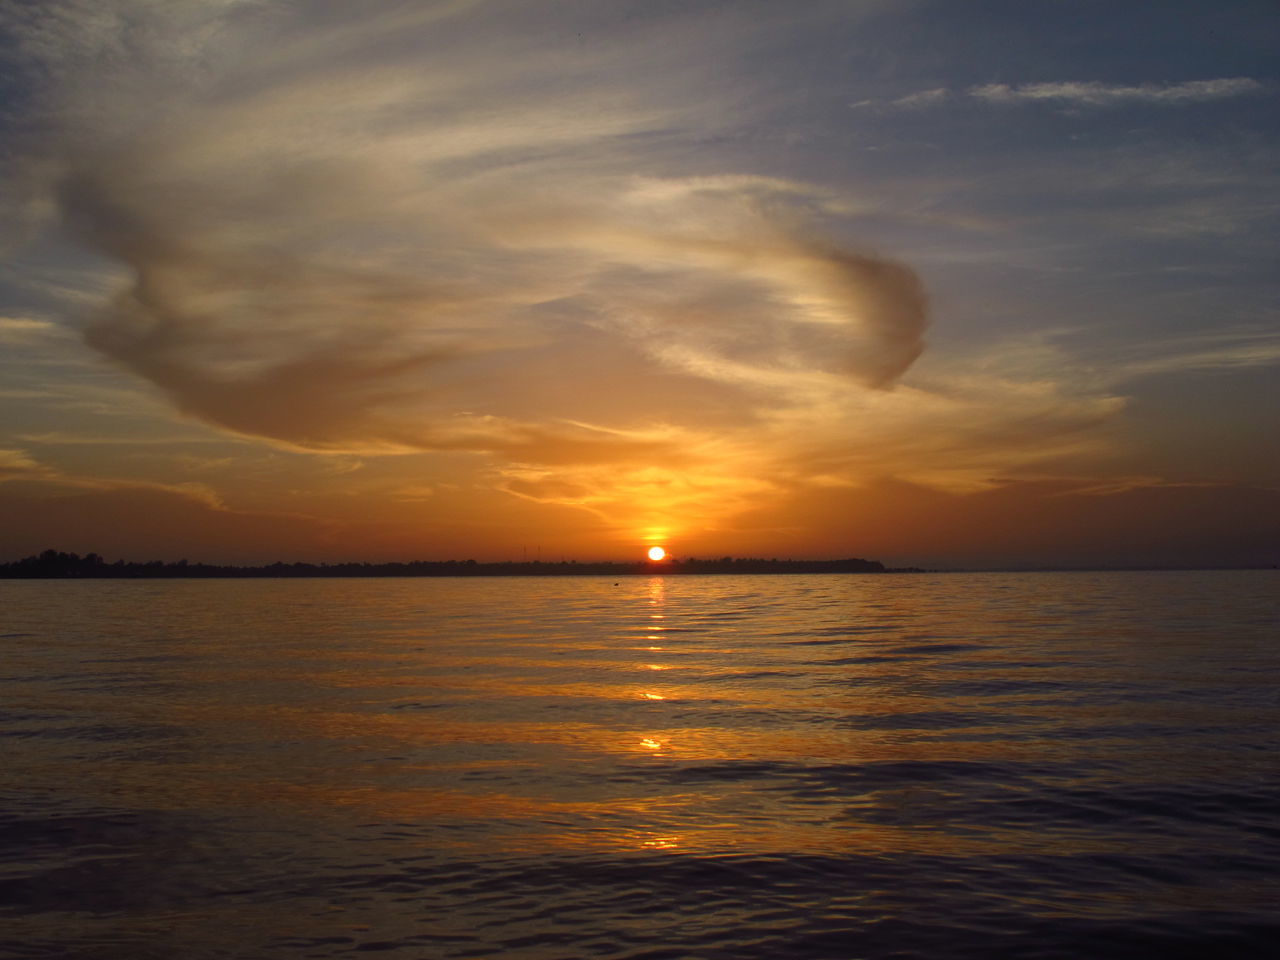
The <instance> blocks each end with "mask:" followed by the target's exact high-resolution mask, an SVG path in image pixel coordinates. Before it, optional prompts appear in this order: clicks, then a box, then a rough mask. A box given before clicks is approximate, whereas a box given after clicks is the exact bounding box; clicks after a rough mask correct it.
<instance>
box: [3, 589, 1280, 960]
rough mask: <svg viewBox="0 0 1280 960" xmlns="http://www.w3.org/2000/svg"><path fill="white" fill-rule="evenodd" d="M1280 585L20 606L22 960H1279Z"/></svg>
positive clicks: (122, 598)
mask: <svg viewBox="0 0 1280 960" xmlns="http://www.w3.org/2000/svg"><path fill="white" fill-rule="evenodd" d="M1278 586H1280V577H1278V576H1277V575H1276V574H1275V573H1269V572H1265V571H1260V572H1218V573H1121V574H1085V573H1076V574H1012V575H1009V574H981V575H979V574H973V575H969V574H964V575H961V574H952V575H938V576H934V575H915V576H839V575H836V576H756V577H732V576H721V577H714V576H711V577H674V578H668V579H663V578H652V579H648V578H628V579H624V580H622V581H620V582H618V583H616V584H615V582H614V581H613V580H610V579H604V578H589V577H582V578H578V577H574V578H568V577H566V578H546V579H542V578H536V579H535V578H528V579H476V580H446V579H438V580H437V579H424V580H307V581H285V580H277V581H237V580H222V581H186V582H183V581H177V582H160V581H134V582H120V581H115V582H113V581H89V582H44V581H35V582H15V581H0V634H3V639H0V643H2V644H3V647H2V648H0V649H2V650H3V665H2V668H0V738H2V741H0V742H2V749H3V754H2V755H0V757H2V762H3V768H2V769H3V772H2V774H0V776H2V778H3V779H2V780H0V786H2V787H3V794H2V800H0V905H3V907H2V910H3V912H2V913H0V955H3V956H6V957H58V958H93V960H107V958H111V960H115V958H120V960H124V958H128V960H147V958H157V960H159V958H164V960H170V958H174V960H202V958H232V957H234V958H258V957H262V958H294V957H297V958H303V957H339V956H347V955H351V954H357V953H365V952H376V953H378V954H380V955H382V956H388V957H396V958H437V957H438V958H481V957H493V958H499V957H501V958H513V960H519V958H545V960H566V958H576V957H605V958H608V957H613V958H626V960H641V958H644V960H661V958H684V957H692V958H722V960H744V958H771V960H788V958H805V960H808V958H833V960H836V958H839V960H853V958H866V960H874V958H889V957H893V958H916V957H918V958H952V957H973V958H991V957H1036V958H1050V957H1063V958H1066V957H1070V958H1107V957H1147V956H1150V957H1161V958H1170V957H1176V958H1184V957H1185V958H1190V957H1196V958H1199V957H1207V956H1210V955H1220V956H1227V957H1236V958H1239V957H1254V956H1264V955H1265V956H1270V955H1272V951H1273V950H1274V949H1275V944H1276V942H1277V937H1280V909H1278V908H1277V900H1278V899H1280V897H1278V894H1280V888H1278V886H1277V867H1278V865H1280V818H1277V798H1278V797H1280V760H1278V758H1280V733H1278V730H1280V725H1278V724H1277V721H1278V720H1280V701H1278V698H1277V690H1278V689H1280V684H1278V683H1277V680H1278V679H1280V669H1278V668H1280V647H1278V645H1277V640H1278V637H1277V629H1276V627H1277V593H1278V591H1277V587H1278Z"/></svg>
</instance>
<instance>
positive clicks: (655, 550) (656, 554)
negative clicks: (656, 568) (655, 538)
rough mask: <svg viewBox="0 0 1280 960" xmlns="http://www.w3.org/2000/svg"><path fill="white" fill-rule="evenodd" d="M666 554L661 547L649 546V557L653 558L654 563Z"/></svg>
mask: <svg viewBox="0 0 1280 960" xmlns="http://www.w3.org/2000/svg"><path fill="white" fill-rule="evenodd" d="M666 555H667V551H665V550H663V549H662V548H661V547H650V548H649V559H650V560H653V561H654V562H655V563H656V562H657V561H659V560H661V559H662V558H663V557H665V556H666Z"/></svg>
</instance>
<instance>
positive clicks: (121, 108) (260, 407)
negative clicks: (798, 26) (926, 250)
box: [33, 4, 926, 461]
mask: <svg viewBox="0 0 1280 960" xmlns="http://www.w3.org/2000/svg"><path fill="white" fill-rule="evenodd" d="M73 6H74V5H71V6H67V5H63V6H61V7H59V6H58V5H55V7H54V9H55V10H67V9H72V7H73ZM77 9H78V8H77ZM127 9H128V5H127V4H125V5H117V6H115V7H112V6H108V7H107V8H106V10H107V11H116V12H117V13H118V11H119V10H127ZM250 10H251V8H250V7H245V6H242V5H236V4H230V5H227V6H226V7H225V8H223V12H224V13H225V14H226V17H224V18H223V19H222V20H219V19H218V18H217V17H213V18H212V19H210V16H209V12H208V11H207V10H205V11H203V12H201V10H200V9H199V8H196V7H191V6H188V5H185V4H179V5H177V6H176V7H175V9H174V11H173V12H171V13H170V14H169V15H168V16H165V15H161V14H159V13H157V12H156V11H154V10H152V11H151V12H150V14H149V15H148V16H147V17H145V18H143V19H142V20H141V22H142V23H143V24H144V25H145V28H144V27H139V26H137V25H136V23H135V21H133V20H131V19H129V18H128V17H126V16H124V15H117V16H114V17H113V16H111V15H109V13H107V12H104V13H102V14H101V15H100V16H96V17H91V18H88V19H87V20H86V21H85V23H84V25H83V30H84V31H86V35H85V36H77V35H75V33H74V31H73V30H72V25H71V24H70V23H69V22H63V21H59V20H58V19H57V17H56V16H54V17H51V23H50V24H49V25H48V26H47V29H46V30H45V33H40V31H39V30H35V31H33V32H34V34H36V35H38V39H39V43H37V44H36V45H37V46H39V47H40V48H41V49H45V48H46V47H49V46H51V45H52V46H53V48H54V53H50V54H48V59H50V60H52V61H55V67H60V68H61V69H62V70H63V72H64V73H67V76H65V77H63V82H62V84H61V85H60V86H57V87H56V88H55V89H56V91H57V99H56V100H55V101H54V103H53V104H52V105H53V106H54V107H55V109H54V111H53V114H52V115H53V117H54V120H53V121H52V122H51V123H50V127H52V129H53V130H54V133H53V134H51V135H48V134H47V135H46V136H45V139H44V140H43V142H42V149H43V154H42V160H43V162H44V163H45V165H46V167H47V171H48V172H47V179H48V183H49V185H50V189H51V191H52V192H51V197H52V200H53V202H54V204H55V205H56V209H57V211H58V215H59V217H60V218H61V220H62V222H63V224H64V226H65V228H66V229H67V230H68V231H69V232H70V233H71V234H73V235H74V236H75V237H77V238H78V239H79V240H80V241H81V242H82V243H84V244H85V245H87V246H88V247H89V248H91V249H93V250H94V251H96V252H97V253H99V254H101V255H103V256H105V257H107V258H109V259H111V260H113V261H115V262H116V263H118V264H119V265H121V266H122V267H123V268H125V270H126V272H127V275H128V276H129V277H130V279H129V280H128V282H127V285H126V286H125V287H124V288H122V289H120V290H119V292H118V293H117V294H116V295H115V296H114V298H113V299H112V300H111V302H110V303H109V304H107V305H105V306H103V307H102V308H101V309H100V310H99V311H98V312H97V315H96V316H95V317H94V318H93V319H92V322H91V323H90V324H89V327H88V332H87V340H88V342H89V343H90V344H91V345H92V346H93V347H94V348H96V349H97V350H99V351H100V352H101V353H103V354H104V355H106V356H108V357H110V358H112V359H114V360H115V361H117V362H118V363H120V364H122V365H123V366H125V367H126V368H127V369H129V370H131V371H132V372H134V373H135V374H138V375H140V376H141V377H143V378H145V379H147V380H149V381H150V382H151V383H153V384H155V385H157V386H158V387H160V388H161V389H162V390H164V391H165V392H166V393H167V394H168V395H169V396H170V397H171V398H172V399H173V401H174V403H175V404H176V405H177V406H178V407H179V409H181V410H182V411H184V412H185V413H187V414H189V415H192V416H195V417H198V418H200V419H202V420H205V421H206V422H209V423H212V424H215V425H217V426H220V427H223V428H226V429H228V430H231V431H234V432H237V433H240V434H245V435H250V436H258V437H265V438H270V439H273V440H276V441H279V442H282V443H285V444H289V445H293V446H297V447H302V448H309V449H317V450H356V451H362V452H377V451H382V452H394V451H399V450H412V449H425V450H455V449H459V450H460V449H470V450H480V451H506V452H509V453H519V454H520V455H521V456H522V457H524V458H526V459H528V458H536V457H538V456H540V455H541V451H545V450H548V449H551V450H555V451H558V452H557V453H555V454H554V456H556V457H559V456H562V455H563V454H564V453H565V452H566V451H568V450H570V449H576V450H577V451H578V452H579V453H580V455H581V457H582V458H583V459H584V460H587V461H596V460H601V459H603V460H610V459H613V458H614V454H615V451H616V449H617V448H618V447H619V446H620V445H621V444H623V443H624V441H623V440H621V439H619V435H615V436H614V437H611V438H609V439H608V440H607V441H606V440H603V439H602V438H601V436H594V437H591V438H584V437H583V436H582V435H581V431H580V430H576V429H574V428H569V427H566V426H565V425H564V423H563V422H562V420H563V417H561V416H555V415H547V413H546V412H545V408H546V407H547V406H548V397H547V396H546V394H547V393H548V392H554V389H555V388H554V387H550V386H549V385H550V384H551V383H552V381H553V379H554V378H555V377H557V376H559V375H561V371H560V367H561V365H562V364H561V360H560V357H559V356H558V355H557V351H558V350H560V349H561V348H566V349H572V348H573V345H574V344H575V343H581V342H584V341H587V340H590V341H592V342H593V343H594V344H595V345H596V349H597V353H598V354H600V355H607V356H608V362H609V363H612V364H615V365H616V366H617V367H618V373H619V375H620V376H621V377H623V378H627V377H630V378H632V379H642V378H645V377H656V376H663V375H674V376H676V377H677V378H683V380H684V381H686V386H689V385H690V384H689V383H688V382H690V381H695V380H698V379H710V380H713V381H717V382H718V383H719V384H721V385H725V384H730V385H731V386H732V387H734V388H736V383H731V381H736V379H737V378H736V377H725V376H719V375H718V374H717V373H716V371H717V370H724V369H726V368H727V366H728V365H736V367H737V369H739V370H750V371H751V372H752V376H754V377H755V378H756V380H757V381H762V380H764V379H767V378H768V376H770V375H771V372H772V371H776V370H817V371H829V372H833V373H836V374H837V375H840V376H843V377H846V378H847V379H848V380H849V383H850V389H854V388H856V387H857V386H864V387H872V388H884V387H888V386H891V385H892V384H893V383H894V382H895V381H896V380H897V379H898V378H899V377H900V376H901V375H902V374H903V372H904V371H906V370H907V369H908V368H909V366H910V365H911V363H912V362H913V361H914V360H915V358H916V357H917V356H918V355H919V353H920V352H921V350H922V349H923V341H922V335H923V331H924V327H925V323H926V304H925V297H924V294H923V291H922V289H921V286H920V284H919V282H918V281H917V279H916V278H915V276H914V274H913V273H912V272H911V271H910V270H909V269H908V268H907V267H905V266H903V265H900V264H897V263H894V262H892V261H890V260H887V259H885V258H883V257H878V256H874V255H871V254H869V253H866V252H863V251H859V250H855V249H851V248H850V247H848V246H846V245H842V244H839V243H837V242H835V241H834V240H833V239H831V237H830V236H829V235H827V234H826V232H825V231H824V230H822V229H821V228H820V226H819V225H818V221H820V220H822V219H823V218H824V217H826V216H828V215H829V214H830V213H831V211H832V209H833V201H832V199H831V198H828V197H824V196H823V195H822V194H821V192H820V191H816V190H813V189H812V188H809V187H806V186H805V185H803V184H800V183H793V182H789V181H785V180H781V179H768V178H761V177H747V176H732V175H719V176H711V177H681V176H671V175H667V176H659V175H653V174H643V175H640V174H637V173H635V172H632V171H634V170H635V169H636V167H637V166H639V167H641V168H643V167H644V166H646V165H648V164H647V162H646V157H645V155H644V154H645V149H646V148H645V143H646V140H648V139H652V140H654V141H659V140H661V139H662V138H663V137H665V136H666V135H667V133H668V131H669V130H670V129H671V128H672V127H678V126H681V125H687V124H691V123H695V122H697V123H701V122H702V121H703V120H705V119H706V118H708V117H709V116H710V115H711V114H712V113H714V111H715V108H716V104H715V103H714V102H709V103H707V104H704V105H701V106H700V107H699V108H698V109H697V110H693V109H691V108H689V107H687V106H685V105H682V104H679V103H676V102H673V101H672V100H671V99H669V98H664V97H662V96H661V95H656V96H646V95H644V94H642V93H639V92H637V91H638V90H639V88H638V87H637V86H635V85H632V84H629V83H619V82H616V81H615V82H613V83H611V84H610V83H604V84H601V83H596V84H594V85H588V84H584V83H582V82H581V81H582V79H583V76H584V75H587V74H592V73H593V72H594V71H596V70H598V69H599V67H600V64H601V61H602V60H603V59H605V58H608V57H610V56H613V55H623V56H631V57H634V56H635V53H630V54H627V53H625V52H624V50H623V48H621V47H618V46H614V47H607V48H606V49H604V50H596V51H592V52H589V53H578V52H574V53H570V54H568V55H566V54H565V53H563V52H558V53H557V54H556V56H555V57H551V56H550V55H549V53H548V51H546V50H541V49H538V48H537V47H534V46H527V47H525V48H523V49H519V50H517V51H514V52H515V54H517V55H515V56H512V55H511V54H512V52H513V51H510V50H507V49H504V47H505V46H507V45H508V44H509V43H510V41H507V40H504V41H502V43H501V44H498V42H497V40H495V39H494V38H493V37H488V38H487V40H486V44H481V45H479V47H478V49H479V53H480V56H481V59H480V60H477V59H476V53H477V51H476V50H474V49H473V50H471V51H469V52H467V53H462V52H451V51H449V50H447V49H445V48H444V47H443V46H442V45H441V41H440V40H438V39H436V38H434V37H433V36H432V35H431V34H430V33H429V32H427V33H421V32H420V33H419V34H417V35H415V39H417V40H419V41H420V42H421V43H422V44H424V45H425V46H426V47H427V49H429V50H431V52H432V53H433V54H434V55H433V56H432V57H430V58H428V59H426V60H424V59H423V50H422V49H421V48H419V47H415V46H409V45H405V46H403V47H401V48H400V49H396V48H394V47H391V48H389V47H388V42H389V37H390V36H392V35H393V34H394V32H395V31H396V30H398V29H402V28H405V27H406V22H405V17H406V16H408V17H409V21H411V22H409V23H408V24H407V26H408V27H409V28H411V29H413V30H418V31H421V30H422V27H423V24H422V23H418V22H416V21H415V18H413V17H412V16H410V15H409V14H406V13H405V11H404V10H403V9H401V8H397V7H386V8H379V12H376V13H374V14H372V15H371V16H370V17H369V18H368V19H367V20H365V21H364V22H363V26H362V28H361V30H359V31H356V32H355V33H354V34H353V35H347V34H345V33H340V32H339V31H337V30H336V29H335V28H334V26H333V25H325V24H323V23H320V24H317V23H313V22H309V21H302V20H299V21H296V22H289V23H285V24H279V23H277V27H279V29H280V30H281V31H282V35H283V36H284V37H285V38H286V40H285V41H284V42H283V44H282V45H280V46H276V47H273V48H272V49H271V50H270V54H271V55H270V57H267V56H265V54H266V53H267V51H265V50H263V51H259V52H260V53H261V54H263V56H262V58H261V59H256V58H255V57H254V56H253V52H254V51H253V46H254V44H253V42H252V41H251V38H250V37H249V36H248V35H246V33H245V32H244V29H243V28H244V24H245V23H246V22H247V23H249V24H250V25H251V26H253V27H254V29H255V30H262V29H263V21H262V19H261V17H258V18H256V19H255V18H249V19H248V20H247V21H246V20H244V18H245V17H248V13H247V11H250ZM233 14H234V16H233ZM276 16H277V17H279V16H283V14H276ZM237 17H240V18H241V19H236V18H237ZM193 18H195V19H194V20H193ZM427 19H428V20H431V21H433V22H432V23H431V24H429V26H431V27H435V26H437V25H438V24H437V23H435V22H434V21H436V20H438V18H436V17H431V18H427ZM215 25H216V26H218V27H219V29H214V26H215ZM286 28H287V29H286ZM58 31H62V32H61V33H59V32H58ZM174 37H181V38H182V41H183V43H184V45H185V48H186V50H185V55H186V56H187V57H189V58H191V59H192V61H193V62H194V63H196V64H198V65H199V70H198V71H196V76H195V78H194V79H189V78H183V77H178V76H175V75H174V72H173V71H174V69H175V64H174V63H173V57H174V53H173V51H172V50H171V49H170V47H169V42H171V41H172V40H173V38H174ZM55 41H59V42H61V44H62V46H61V47H58V45H57V43H55ZM488 44H496V45H497V47H498V48H497V49H491V48H490V47H489V46H488ZM86 47H94V48H96V49H99V50H100V51H107V52H106V53H104V54H101V56H102V57H105V58H106V59H107V61H108V63H107V67H108V68H109V73H108V77H107V80H108V81H109V82H104V83H93V84H89V85H86V84H85V83H84V80H85V78H84V77H83V76H82V75H81V74H79V73H78V72H76V71H75V70H74V69H73V65H72V66H67V62H70V61H71V59H72V58H69V57H66V56H65V50H67V49H70V50H77V49H83V48H86ZM124 49H128V50H129V53H130V54H131V58H130V59H129V60H127V61H126V60H125V59H124V57H123V54H122V53H120V51H122V50H124ZM246 49H247V50H248V51H249V52H246ZM59 50H62V51H63V54H64V55H63V60H58V57H57V56H55V54H56V53H57V52H58V51H59ZM335 51H339V52H340V56H338V57H337V59H336V60H335ZM486 58H487V59H486ZM64 61H66V62H64ZM50 72H51V73H53V74H57V73H58V70H57V69H54V68H50ZM104 91H108V93H104ZM660 93H661V91H659V94H660ZM104 96H105V97H107V99H106V100H104ZM59 120H60V121H61V124H59ZM584 361H585V362H587V363H590V358H584ZM512 369H519V370H520V371H522V373H521V374H520V379H521V380H522V381H523V384H524V386H523V391H524V392H523V395H522V396H521V397H520V399H519V402H518V403H513V402H511V400H510V398H509V397H508V396H507V395H506V394H507V391H508V388H507V385H506V384H507V380H508V375H509V374H508V372H509V371H510V370H512ZM690 389H692V390H694V391H695V392H696V390H697V388H696V387H690ZM644 416H645V410H644V407H643V404H642V403H634V404H632V408H631V409H629V410H619V411H617V416H615V417H614V419H613V421H612V422H606V423H605V424H603V426H634V425H636V423H638V422H639V421H640V420H642V419H644ZM647 450H648V447H647V445H645V444H641V445H640V447H639V448H637V452H638V453H643V452H645V451H647Z"/></svg>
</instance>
